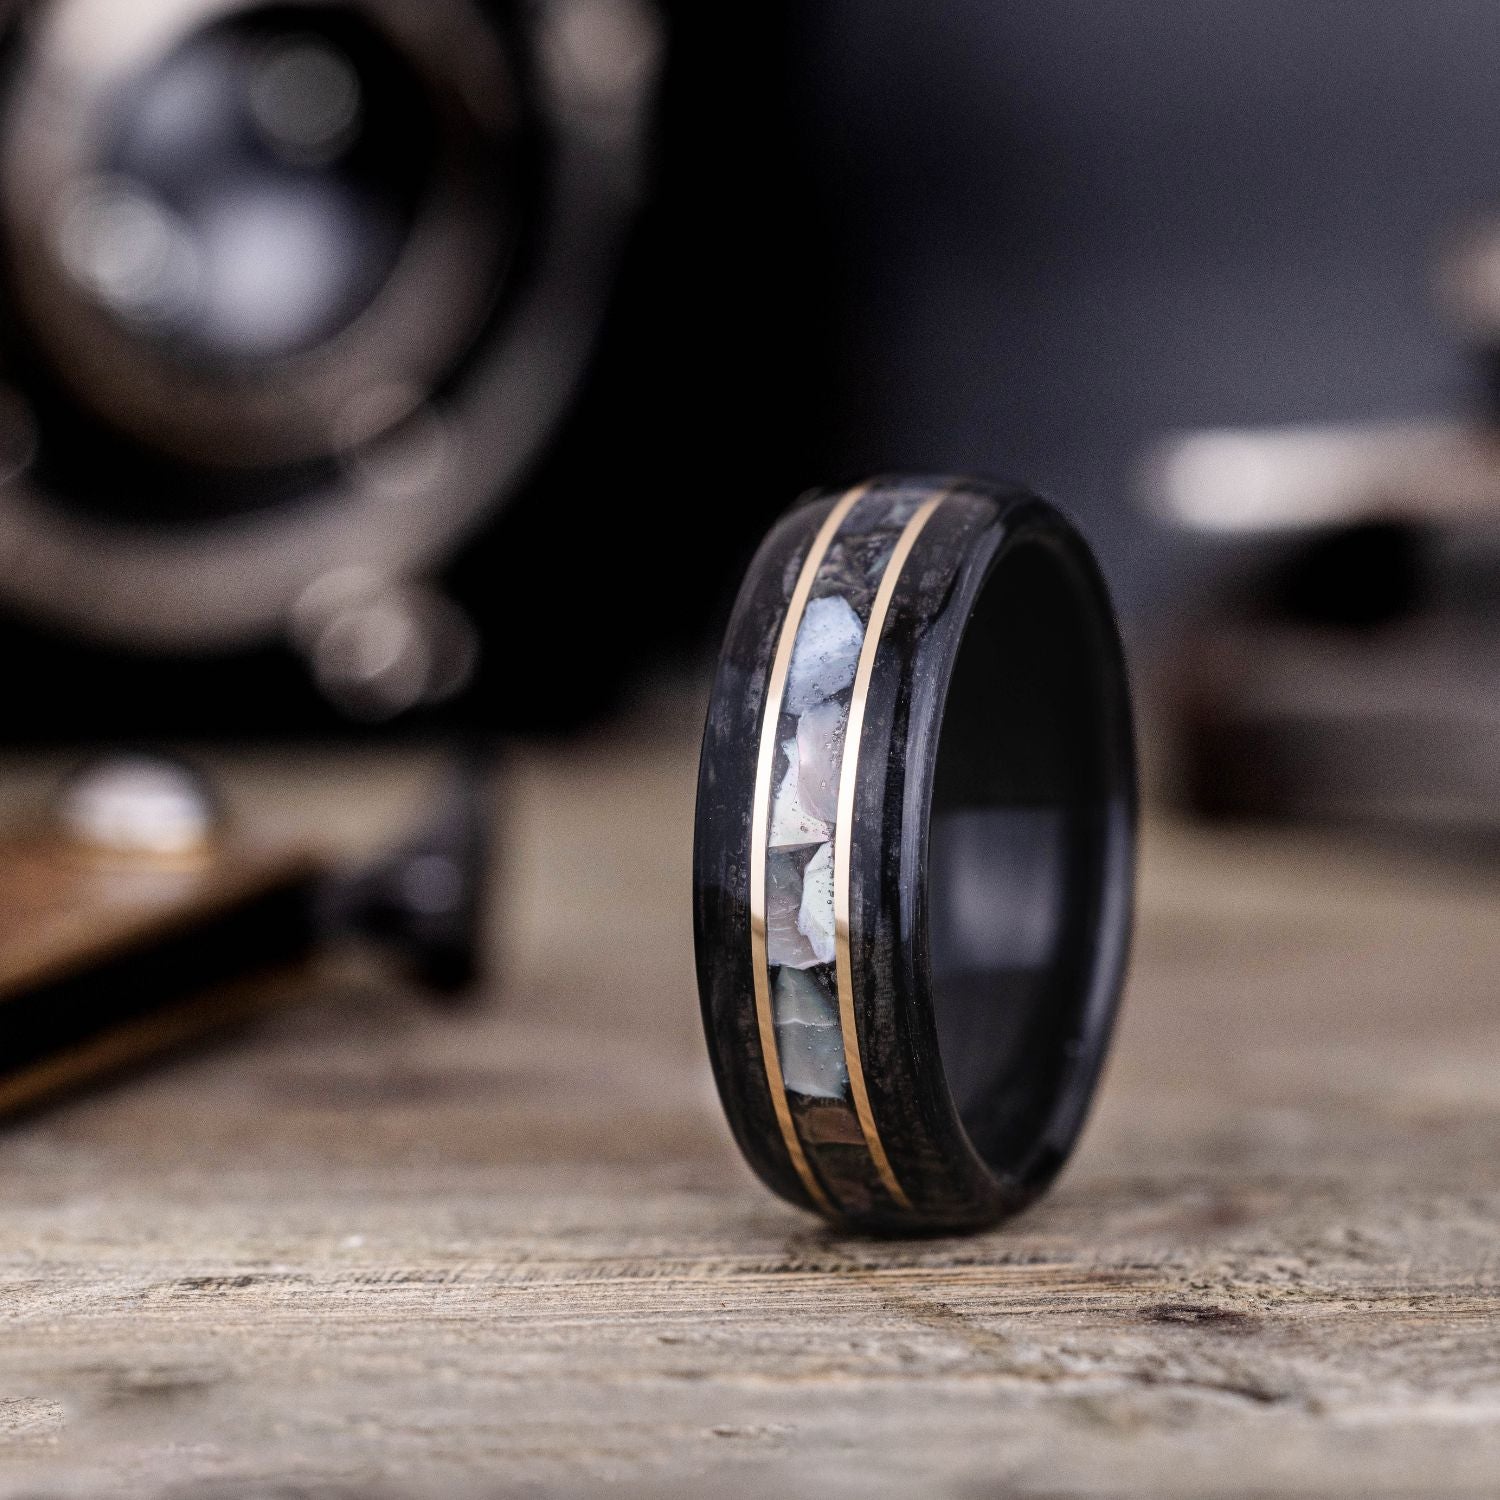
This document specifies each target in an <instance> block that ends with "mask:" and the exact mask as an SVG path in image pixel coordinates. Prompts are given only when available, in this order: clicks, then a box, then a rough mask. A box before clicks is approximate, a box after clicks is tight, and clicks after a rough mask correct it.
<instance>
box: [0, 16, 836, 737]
mask: <svg viewBox="0 0 1500 1500" xmlns="http://www.w3.org/2000/svg"><path fill="white" fill-rule="evenodd" d="M0 14H3V17H4V26H5V29H4V44H3V45H4V69H3V79H0V255H3V263H0V480H3V484H0V609H3V610H4V611H5V613H6V615H7V617H8V623H7V624H6V626H5V634H4V637H3V640H0V652H3V655H4V659H5V661H6V681H5V695H6V699H5V701H6V708H7V714H6V720H5V732H6V734H7V735H8V736H15V735H27V736H36V735H41V736H46V737H60V736H68V735H76V734H80V733H82V734H91V733H104V734H119V733H122V732H126V733H129V732H142V731H150V732H174V733H180V732H187V731H235V730H241V731H244V730H257V729H264V728H271V727H277V726H300V727H309V726H317V725H327V724H332V723H334V722H336V721H337V718H338V716H340V715H343V716H350V717H353V718H355V719H358V720H368V721H378V720H386V719H392V718H396V717H398V716H400V715H403V714H407V713H409V712H411V711H413V710H420V709H424V708H431V707H433V706H436V705H443V704H449V705H456V707H454V708H453V709H452V712H453V713H454V714H455V715H456V716H457V717H458V718H460V719H462V720H465V721H469V722H480V723H494V724H502V725H508V726H515V725H548V724H556V723H564V722H569V721H573V720H576V719H578V718H580V717H583V716H586V715H587V714H588V713H589V712H591V711H592V710H594V709H595V708H597V707H598V706H600V705H601V704H602V703H603V702H605V701H607V699H608V696H609V694H610V692H611V691H612V689H613V686H614V684H615V683H616V682H617V681H618V680H619V676H620V674H621V672H622V671H623V670H624V669H625V667H626V666H627V665H629V664H630V663H633V662H635V661H637V660H639V659H640V658H641V657H642V656H643V655H648V654H649V652H650V651H651V649H653V647H659V646H660V645H661V643H662V642H663V641H670V640H671V639H672V634H673V631H674V630H679V631H680V630H681V628H682V626H683V624H684V622H683V621H682V620H681V619H680V618H674V617H673V616H672V615H670V614H669V613H668V612H667V606H666V605H665V603H664V599H665V598H666V597H668V596H670V597H671V598H672V599H674V600H675V601H677V603H676V606H675V607H676V608H677V609H682V608H683V602H682V601H684V600H686V609H687V612H688V614H689V615H693V614H694V613H695V612H697V613H699V614H701V613H706V612H707V610H708V609H709V607H710V601H711V600H712V598H713V596H714V595H715V593H716V591H717V590H718V589H719V588H720V587H721V586H722V584H723V581H724V580H726V579H727V578H728V577H730V576H731V575H732V573H733V569H734V561H735V557H736V553H737V552H738V551H739V550H740V549H741V548H743V547H744V546H746V545H748V543H749V541H750V539H752V538H753V537H754V536H755V535H756V534H757V531H758V526H759V520H758V516H759V513H760V511H761V510H763V509H764V507H766V506H767V505H769V506H771V507H772V508H774V507H776V506H779V505H780V504H781V503H783V502H784V499H785V497H786V495H787V493H789V491H790V489H791V488H792V487H793V486H795V485H796V484H797V483H799V482H801V481H802V479H803V477H804V476H803V474H802V472H801V470H800V467H799V460H798V458H797V451H798V434H799V433H800V432H802V431H804V430H806V429H807V428H809V427H810V426H811V424H813V423H814V422H815V420H816V418H815V415H814V413H815V403H813V402H809V401H807V400H806V399H804V398H805V397H806V395H807V393H808V392H809V391H810V390H812V389H814V388H815V387H816V381H817V371H816V360H815V359H814V358H811V357H807V358H800V359H799V358H797V354H798V351H799V349H801V348H802V347H803V346H808V347H811V346H812V345H813V344H814V343H815V332H814V330H815V329H816V326H817V318H816V316H815V315H813V314H812V313H811V312H810V311H809V308H811V307H813V306H815V305H816V300H817V299H816V296H815V294H814V293H813V291H812V290H811V283H812V282H813V280H815V274H814V272H813V270H812V269H811V268H812V267H813V266H815V264H816V259H817V257H816V255H815V254H810V253H809V251H808V247H807V246H806V245H805V244H803V245H797V246H794V245H793V243H792V241H791V239H790V237H789V236H788V235H787V233H786V226H787V222H788V214H789V212H790V208H791V205H792V204H793V203H794V201H795V199H796V194H797V188H796V183H795V173H794V172H792V171H791V170H790V168H789V167H788V165H787V163H786V160H785V154H784V152H783V149H782V146H783V140H784V132H783V130H782V128H781V125H780V121H779V116H778V113H777V107H776V103H775V101H776V98H777V91H776V89H775V88H774V87H772V88H769V89H768V88H766V86H765V85H766V81H767V79H768V77H772V76H773V74H772V68H773V62H772V60H773V59H774V58H776V57H777V56H779V55H780V51H779V41H778V38H777V30H776V28H777V24H778V23H777V21H776V19H775V12H774V7H773V8H768V9H764V10H761V11H756V12H753V13H752V12H750V11H749V10H747V9H742V8H741V7H738V6H726V7H723V8H722V10H721V12H719V13H716V14H714V15H713V16H708V15H705V14H702V8H701V7H699V8H698V9H697V10H696V11H695V10H694V9H692V8H690V7H687V6H683V7H681V8H680V10H672V9H671V8H666V9H662V8H658V7H657V6H655V5H653V4H652V3H651V0H429V3H423V4H421V5H413V4H409V3H406V0H305V3H304V0H293V3H274V4H266V3H251V0H132V3H130V4H120V3H119V0H30V3H27V0H9V3H6V4H5V5H4V6H3V7H0ZM794 267H795V271H796V274H795V275H793V274H791V273H792V269H793V268H794ZM783 273H785V274H783ZM790 330H796V331H795V333H792V332H790ZM773 365H775V366H777V367H779V374H778V377H777V378H776V379H775V380H774V381H772V380H768V379H767V371H768V368H770V367H771V366H773ZM788 366H789V368H788ZM726 455H732V459H731V461H729V462H726V461H725V460H726ZM663 571H670V572H672V573H673V575H674V578H673V584H672V587H671V589H670V590H655V589H653V588H651V587H650V585H649V577H650V576H651V575H653V574H659V573H661V572H663ZM643 572H644V573H645V575H646V577H645V578H644V579H643V576H642V574H643ZM695 591H696V592H695ZM698 623H699V622H698V620H697V619H696V618H695V619H693V620H692V624H693V625H697V624H698Z"/></svg>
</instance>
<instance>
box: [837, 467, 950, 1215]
mask: <svg viewBox="0 0 1500 1500" xmlns="http://www.w3.org/2000/svg"><path fill="white" fill-rule="evenodd" d="M948 494H949V492H948V491H944V492H943V493H942V494H941V495H934V496H933V497H932V498H931V499H930V500H928V501H927V502H926V503H925V504H924V505H923V506H922V508H921V509H920V510H919V511H918V512H917V513H916V515H914V516H913V517H912V518H911V520H910V521H908V522H907V523H906V530H905V531H903V532H902V533H901V537H900V540H899V541H897V543H896V549H895V551H894V552H892V553H891V560H890V562H889V563H887V564H886V569H885V572H884V574H882V576H881V579H880V588H879V590H878V591H877V592H876V594H875V607H874V608H873V609H872V610H871V611H870V623H869V624H868V625H867V626H866V627H865V639H864V644H863V646H861V647H860V652H859V668H858V670H857V671H856V673H855V676H854V696H853V698H852V699H851V701H850V704H849V728H848V730H847V732H846V733H845V736H844V759H843V764H842V766H841V767H840V769H839V802H838V822H837V823H836V824H835V825H834V830H833V840H834V844H833V922H834V942H835V951H834V959H835V963H836V965H837V972H838V985H839V1026H840V1029H841V1030H842V1031H843V1033H844V1063H845V1066H846V1067H847V1068H848V1071H849V1090H850V1093H851V1094H852V1095H853V1097H854V1112H855V1113H856V1114H857V1115H858V1116H859V1128H860V1129H861V1130H862V1131H863V1132H864V1136H865V1145H866V1147H867V1148H868V1149H869V1152H870V1155H871V1157H872V1158H873V1159H874V1162H875V1170H876V1171H877V1172H879V1174H880V1180H881V1182H883V1183H884V1184H885V1190H886V1191H887V1192H888V1193H889V1194H890V1195H891V1197H892V1198H894V1199H895V1200H896V1202H897V1203H899V1204H900V1205H901V1207H902V1208H910V1207H911V1206H912V1204H911V1199H910V1198H908V1197H907V1196H906V1191H905V1189H904V1188H902V1186H901V1184H900V1183H899V1182H898V1181H897V1180H896V1174H895V1172H894V1171H893V1170H892V1168H891V1159H890V1157H888V1156H887V1155H886V1154H885V1143H884V1142H883V1141H882V1140H881V1139H880V1131H879V1130H878V1129H877V1128H876V1125H875V1115H874V1112H873V1111H872V1110H871V1108H870V1095H869V1092H868V1090H867V1089H866V1088H865V1070H864V1064H863V1062H862V1061H861V1060H860V1052H859V1027H858V1023H857V1022H856V1020H855V1015H854V974H853V970H852V967H851V959H850V953H849V863H850V856H851V851H852V849H853V840H854V792H855V788H856V786H857V784H858V782H859V742H860V738H861V736H862V735H863V734H864V728H865V709H866V706H867V704H868V702H869V696H870V679H871V677H873V676H874V673H875V658H876V656H877V654H878V653H879V651H880V637H881V636H882V635H883V634H884V632H885V622H886V617H887V616H888V615H889V614H890V612H891V601H892V599H894V598H895V595H896V586H897V584H899V583H900V582H901V570H902V569H903V568H904V567H905V566H906V560H907V558H908V557H910V556H911V550H912V548H913V547H915V546H916V544H917V538H918V537H919V536H920V535H921V534H922V528H923V527H925V526H926V525H927V523H928V522H929V521H930V520H931V519H932V516H933V512H934V511H936V510H937V508H938V506H940V505H941V504H942V503H943V501H944V500H946V499H947V498H948Z"/></svg>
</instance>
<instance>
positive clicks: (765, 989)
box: [750, 485, 869, 1214]
mask: <svg viewBox="0 0 1500 1500" xmlns="http://www.w3.org/2000/svg"><path fill="white" fill-rule="evenodd" d="M868 490H869V486H868V485H861V486H860V487H859V488H858V489H854V490H850V491H849V493H848V494H847V495H845V496H844V498H843V499H842V500H840V501H839V502H838V504H837V505H835V506H834V507H833V509H832V510H831V511H830V512H829V513H828V519H827V520H826V521H824V522H823V525H822V526H821V527H820V528H819V530H818V534H817V536H816V537H814V538H813V544H812V546H811V548H810V549H809V550H808V554H807V558H806V560H805V561H804V562H803V564H802V571H801V572H800V573H799V574H798V575H797V585H796V587H795V588H794V589H793V590H792V597H791V600H790V601H789V602H788V604H787V610H786V619H785V620H784V621H782V625H781V635H780V637H779V638H778V640H777V642H776V654H775V656H774V657H773V658H772V660H771V676H770V680H769V681H768V682H767V684H766V702H765V708H764V710H763V713H764V717H763V718H762V720H761V726H760V752H759V755H758V757H757V759H756V763H755V801H754V802H753V804H752V805H751V812H750V969H751V972H752V974H753V976H754V980H755V1019H756V1024H757V1028H758V1030H759V1032H760V1051H761V1056H762V1058H764V1060H765V1065H766V1083H767V1084H768V1085H769V1087H770V1090H771V1104H772V1107H773V1108H774V1109H775V1111H776V1123H777V1125H778V1126H779V1127H780V1128H781V1138H782V1140H783V1141H784V1142H785V1143H786V1149H787V1155H788V1156H790V1157H791V1159H792V1165H793V1167H795V1168H796V1170H797V1176H798V1177H800V1178H801V1179H802V1185H803V1187H805V1188H806V1189H807V1192H808V1196H809V1197H811V1198H812V1200H813V1202H814V1203H816V1204H817V1205H818V1207H819V1208H821V1209H822V1210H823V1211H824V1212H825V1213H829V1214H832V1213H836V1212H837V1209H836V1208H835V1207H834V1205H833V1204H832V1202H830V1200H829V1197H828V1194H827V1193H826V1192H825V1191H824V1190H823V1184H822V1183H820V1182H819V1181H818V1179H817V1177H816V1176H814V1174H813V1169H812V1167H811V1165H810V1164H809V1162H808V1160H807V1153H806V1152H805V1151H804V1150H803V1149H802V1140H801V1137H800V1136H798V1134H797V1127H796V1124H795V1123H794V1122H793V1120H792V1110H791V1106H790V1105H789V1104H788V1103H787V1097H786V1082H785V1080H784V1079H783V1077H782V1073H781V1053H780V1051H779V1049H778V1048H777V1045H776V1018H775V1014H774V1012H773V1010H772V1007H771V965H770V961H769V959H768V957H767V946H766V861H767V857H768V855H769V853H770V841H771V831H770V822H771V788H772V784H773V780H774V777H775V772H776V751H777V748H778V744H777V729H778V727H779V725H780V721H781V705H782V703H783V702H784V700H785V698H786V683H787V677H788V675H789V674H790V672H791V669H792V650H793V648H794V647H795V646H796V644H797V631H798V629H799V628H800V627H801V625H802V616H803V615H804V614H805V613H806V610H807V601H808V598H809V596H810V595H811V594H812V590H813V584H814V583H816V582H817V577H818V569H819V568H821V567H822V566H823V559H824V558H825V557H826V556H827V555H828V549H829V547H831V546H832V545H833V539H834V538H835V537H836V536H837V535H838V531H839V528H840V527H841V526H842V525H843V524H844V520H845V518H846V517H847V516H848V514H849V512H850V511H851V510H853V509H854V507H855V506H856V505H857V504H859V502H860V500H861V499H863V498H864V496H865V494H866V493H867V492H868Z"/></svg>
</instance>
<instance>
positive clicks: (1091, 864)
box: [928, 540, 1110, 1175]
mask: <svg viewBox="0 0 1500 1500" xmlns="http://www.w3.org/2000/svg"><path fill="white" fill-rule="evenodd" d="M1085 589H1086V585H1085V583H1084V582H1083V581H1082V580H1081V579H1080V578H1079V577H1078V576H1077V574H1076V573H1075V572H1074V571H1073V569H1072V567H1071V566H1070V564H1069V562H1068V561H1067V560H1066V558H1065V557H1064V556H1063V555H1062V554H1061V553H1060V552H1059V551H1057V550H1056V549H1055V548H1054V547H1053V546H1051V545H1049V544H1048V543H1046V542H1044V541H1034V540H1027V541H1022V542H1018V543H1017V544H1016V545H1015V546H1014V548H1013V550H1011V551H1010V552H1009V553H1007V554H1006V555H1005V556H1003V557H1002V558H1001V560H1000V562H999V563H998V564H997V565H996V567H995V570H994V572H993V573H992V574H991V575H990V578H989V580H988V581H987V582H986V584H985V586H984V589H983V592H982V593H981V595H980V597H979V601H978V604H977V605H976V607H975V609H974V612H973V614H972V616H971V618H970V621H969V624H968V627H967V629H966V632H965V634H964V638H963V641H962V643H961V645H960V648H959V655H958V660H957V663H956V664H955V668H954V673H953V678H952V682H951V685H950V688H949V693H948V699H947V705H946V708H945V711H944V717H943V722H942V726H941V729H940V732H939V743H938V752H937V766H936V774H935V782H934V792H933V802H932V814H931V825H930V841H929V865H928V911H929V945H930V946H929V955H930V959H931V975H932V1003H933V1010H934V1013H935V1017H936V1022H937V1032H938V1045H939V1050H940V1053H941V1056H942V1063H943V1069H944V1073H945V1075H946V1078H947V1082H948V1086H949V1089H950V1091H951V1093H952V1096H953V1100H954V1104H955V1105H956V1107H957V1109H958V1113H959V1117H960V1119H961V1121H962V1123H963V1126H964V1129H965V1130H966V1131H967V1133H968V1135H969V1137H970V1139H971V1140H972V1142H973V1143H974V1146H975V1148H976V1149H977V1150H978V1151H979V1154H980V1155H981V1156H982V1157H983V1158H984V1159H985V1161H986V1162H987V1163H988V1165H989V1166H990V1168H991V1169H992V1170H993V1171H995V1172H997V1173H999V1174H1001V1175H1005V1174H1007V1173H1010V1172H1013V1171H1017V1170H1019V1169H1020V1168H1021V1167H1022V1166H1023V1164H1024V1162H1025V1161H1026V1159H1027V1157H1028V1156H1029V1154H1030V1152H1031V1150H1032V1148H1033V1146H1034V1144H1035V1142H1036V1140H1037V1138H1038V1136H1039V1134H1040V1133H1041V1132H1042V1131H1043V1130H1044V1129H1045V1127H1046V1125H1047V1123H1048V1121H1049V1119H1050V1117H1051V1116H1052V1114H1053V1112H1054V1110H1055V1108H1056V1106H1057V1103H1058V1101H1059V1098H1060V1097H1061V1095H1062V1093H1063V1092H1064V1090H1065V1089H1066V1088H1067V1086H1068V1080H1069V1076H1070V1073H1071V1071H1072V1068H1071V1065H1072V1063H1073V1062H1074V1060H1075V1058H1076V1056H1077V1052H1078V1042H1079V1039H1080V1035H1081V1031H1082V1027H1083V1018H1084V1012H1085V1009H1086V1006H1087V1003H1088V998H1089V989H1090V980H1091V975H1092V972H1093V968H1094V956H1095V951H1096V945H1097V929H1098V921H1099V913H1100V910H1101V898H1102V885H1103V881H1104V879H1105V874H1104V871H1105V869H1106V866H1107V860H1106V858H1105V855H1106V853H1107V851H1106V849H1105V848H1104V843H1105V840H1106V839H1107V837H1108V828H1109V796H1110V773H1109V766H1110V761H1109V754H1110V750H1109V729H1110V725H1109V724H1108V723H1107V722H1106V716H1107V710H1106V708H1105V704H1106V702H1107V693H1106V690H1105V682H1104V677H1103V673H1104V671H1105V670H1106V667H1107V663H1108V661H1109V660H1110V657H1109V654H1108V652H1107V650H1105V649H1101V645H1102V643H1101V640H1100V638H1099V632H1100V630H1101V625H1100V622H1099V621H1098V619H1097V618H1096V616H1097V613H1098V609H1097V605H1095V604H1093V603H1092V601H1090V600H1088V599H1087V598H1086V596H1085Z"/></svg>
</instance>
